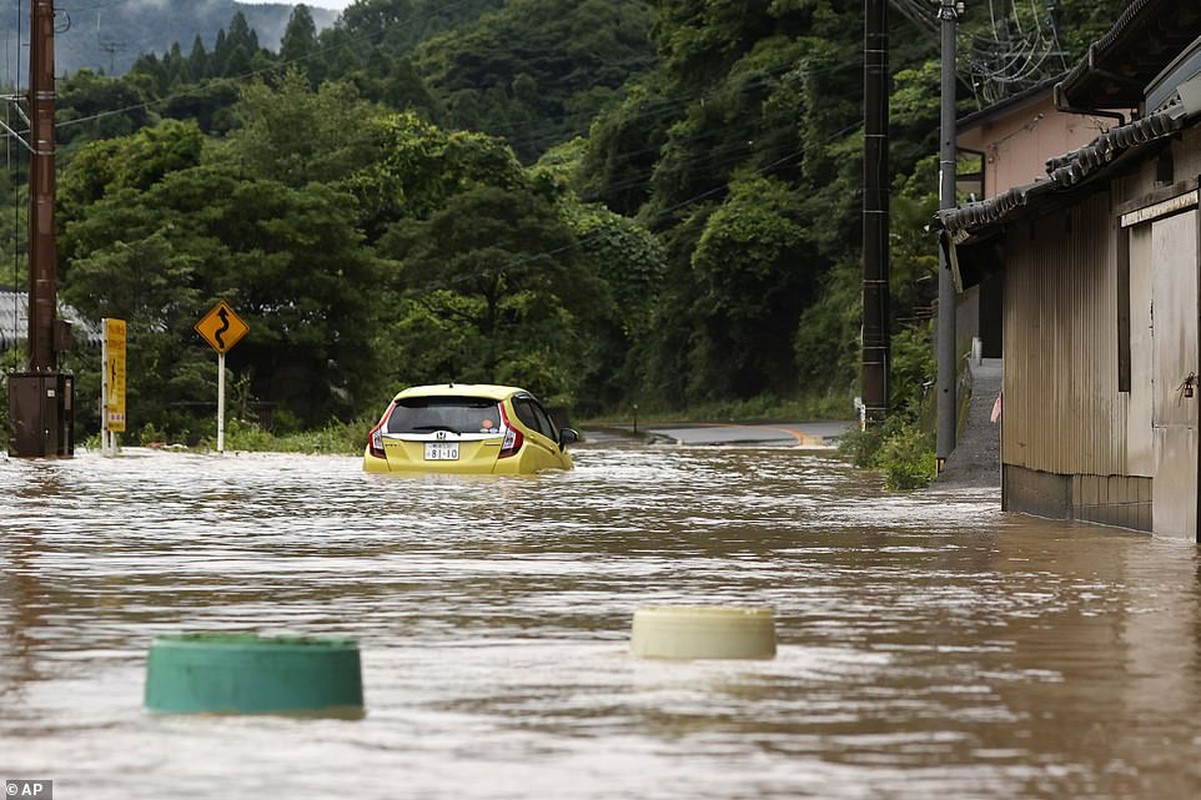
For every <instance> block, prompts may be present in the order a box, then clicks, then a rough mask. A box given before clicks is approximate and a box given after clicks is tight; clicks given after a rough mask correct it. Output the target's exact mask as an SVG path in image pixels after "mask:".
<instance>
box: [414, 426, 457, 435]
mask: <svg viewBox="0 0 1201 800" xmlns="http://www.w3.org/2000/svg"><path fill="white" fill-rule="evenodd" d="M412 429H413V430H415V431H446V432H447V433H453V434H456V435H458V436H462V435H463V432H462V431H461V430H459V429H457V428H452V427H450V426H449V425H414V426H413V428H412Z"/></svg>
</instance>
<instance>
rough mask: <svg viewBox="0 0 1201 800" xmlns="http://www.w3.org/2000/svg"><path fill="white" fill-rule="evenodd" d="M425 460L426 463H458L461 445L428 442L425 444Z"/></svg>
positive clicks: (456, 443)
mask: <svg viewBox="0 0 1201 800" xmlns="http://www.w3.org/2000/svg"><path fill="white" fill-rule="evenodd" d="M425 460H426V461H458V460H459V443H458V442H426V443H425Z"/></svg>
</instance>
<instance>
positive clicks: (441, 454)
mask: <svg viewBox="0 0 1201 800" xmlns="http://www.w3.org/2000/svg"><path fill="white" fill-rule="evenodd" d="M579 438H580V435H579V433H578V432H577V431H575V430H574V429H572V428H560V427H558V426H557V425H555V423H554V421H553V420H552V419H551V416H550V414H548V413H547V412H546V409H545V408H543V406H542V403H540V402H539V401H538V398H536V397H534V396H533V395H532V394H530V393H529V392H527V391H525V390H524V389H519V388H517V387H516V386H493V385H491V384H463V383H450V384H440V385H437V386H413V387H410V388H408V389H405V390H404V391H402V392H400V393H399V394H397V395H396V397H394V398H392V402H391V403H390V404H389V405H388V409H387V410H386V411H385V412H384V415H383V417H381V418H380V421H379V424H378V425H376V426H375V427H374V428H372V429H371V435H370V436H369V437H368V440H367V448H366V450H365V451H364V453H363V471H364V472H459V473H473V474H497V475H502V474H503V475H511V474H525V473H532V472H539V471H541V470H546V469H571V467H572V462H571V455H570V454H569V453H568V452H567V445H569V444H571V443H573V442H576V441H579Z"/></svg>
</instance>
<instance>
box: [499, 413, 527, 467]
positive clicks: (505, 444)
mask: <svg viewBox="0 0 1201 800" xmlns="http://www.w3.org/2000/svg"><path fill="white" fill-rule="evenodd" d="M500 423H501V425H503V426H504V430H505V438H504V441H502V442H501V444H500V454H499V455H498V456H497V458H508V457H509V456H515V455H517V451H518V450H520V449H521V444H522V442H523V441H525V439H524V437H523V436H522V435H521V431H519V430H517V429H516V428H514V427H513V426H512V425H510V424H509V415H508V414H506V413H505V405H504V403H501V404H500Z"/></svg>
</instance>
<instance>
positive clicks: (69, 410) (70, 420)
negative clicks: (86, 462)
mask: <svg viewBox="0 0 1201 800" xmlns="http://www.w3.org/2000/svg"><path fill="white" fill-rule="evenodd" d="M8 420H9V436H8V452H9V455H12V456H16V457H18V458H48V457H55V456H73V455H75V436H74V433H73V431H72V427H73V426H74V422H75V376H73V375H68V374H64V373H59V372H12V373H9V375H8Z"/></svg>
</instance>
